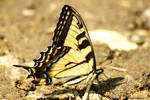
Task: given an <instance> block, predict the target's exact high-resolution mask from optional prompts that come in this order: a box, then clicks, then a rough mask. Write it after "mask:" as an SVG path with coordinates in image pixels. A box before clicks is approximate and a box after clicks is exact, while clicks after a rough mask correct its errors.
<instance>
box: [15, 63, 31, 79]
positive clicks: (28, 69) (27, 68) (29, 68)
mask: <svg viewBox="0 0 150 100" xmlns="http://www.w3.org/2000/svg"><path fill="white" fill-rule="evenodd" d="M13 66H15V67H22V68H24V69H25V70H27V71H28V72H29V73H30V75H28V76H27V78H30V77H32V76H33V75H34V72H33V70H32V68H33V67H29V66H23V65H13Z"/></svg>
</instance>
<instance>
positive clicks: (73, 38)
mask: <svg viewBox="0 0 150 100" xmlns="http://www.w3.org/2000/svg"><path fill="white" fill-rule="evenodd" d="M63 46H68V47H71V48H72V49H74V50H76V51H78V52H81V55H82V56H83V57H85V59H86V62H87V63H89V65H90V66H91V67H93V69H94V70H95V66H96V64H95V56H94V51H93V47H92V44H91V40H90V38H89V35H88V31H87V29H86V26H85V24H84V22H83V20H82V18H81V16H80V15H79V13H78V12H77V11H76V10H75V9H73V8H72V7H70V6H68V5H65V6H64V7H63V9H62V12H61V15H60V18H59V21H58V23H57V27H56V29H55V31H54V37H53V44H52V48H55V47H63ZM81 62H82V61H81Z"/></svg>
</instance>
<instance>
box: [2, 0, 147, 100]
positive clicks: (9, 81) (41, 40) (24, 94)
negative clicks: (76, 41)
mask: <svg viewBox="0 0 150 100" xmlns="http://www.w3.org/2000/svg"><path fill="white" fill-rule="evenodd" d="M64 4H69V5H71V6H73V7H74V8H76V9H77V11H78V12H79V13H80V14H81V16H82V17H83V19H84V21H85V23H86V25H87V28H88V30H89V31H92V30H99V29H104V30H113V31H117V32H120V34H121V35H122V36H124V37H126V38H127V39H128V40H129V41H131V42H132V43H134V44H136V45H137V48H136V49H133V50H127V51H126V50H117V49H113V50H112V49H111V48H110V47H109V46H108V45H107V44H103V43H93V46H94V50H95V55H96V60H97V68H99V67H103V68H104V74H105V75H104V74H103V75H101V77H100V78H101V79H103V80H101V82H100V83H99V84H93V85H92V88H91V91H90V92H91V93H90V97H91V100H96V99H97V100H100V99H103V100H112V99H114V100H118V99H119V100H150V55H149V54H150V8H149V7H150V2H149V0H118V1H117V2H116V0H92V1H91V0H82V1H79V0H78V1H71V0H61V1H60V0H0V99H1V100H59V99H61V100H62V99H64V100H70V99H71V100H80V99H81V97H82V96H83V94H84V91H85V88H83V89H82V88H81V87H82V83H80V84H78V85H75V86H71V87H62V86H59V85H56V86H55V85H49V86H44V85H43V86H35V85H34V84H32V83H31V81H32V79H26V76H27V75H28V73H27V72H26V71H25V70H24V69H18V68H15V67H13V66H12V65H13V64H30V63H31V61H32V59H34V58H37V57H39V52H41V51H44V50H46V48H47V46H49V45H51V40H52V36H53V30H54V29H55V26H56V23H57V20H58V18H59V14H60V12H61V8H62V7H63V5H64ZM110 38H111V37H110ZM110 52H111V53H110ZM107 57H109V60H108V61H106V62H104V63H102V62H103V61H104V60H105V59H106V58H107ZM109 61H112V63H109V64H108V63H107V62H109ZM106 76H107V77H106Z"/></svg>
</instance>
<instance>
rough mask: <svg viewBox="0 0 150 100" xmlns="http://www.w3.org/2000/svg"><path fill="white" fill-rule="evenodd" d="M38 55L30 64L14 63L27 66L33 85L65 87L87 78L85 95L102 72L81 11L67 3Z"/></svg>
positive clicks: (25, 67)
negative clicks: (60, 84) (49, 40)
mask: <svg viewBox="0 0 150 100" xmlns="http://www.w3.org/2000/svg"><path fill="white" fill-rule="evenodd" d="M40 54H41V56H40V58H38V59H34V60H33V61H34V66H33V67H28V66H22V65H14V66H15V67H22V68H24V69H26V70H27V71H28V72H29V73H30V74H29V75H28V77H33V78H34V80H33V83H36V84H47V85H48V84H53V83H54V84H55V83H59V82H62V84H63V86H68V85H71V84H76V83H79V82H81V81H83V80H86V84H87V89H86V92H87V93H85V95H86V96H85V97H84V98H87V96H88V91H89V89H90V87H91V84H92V82H93V80H94V79H95V77H96V76H97V75H99V74H101V73H102V72H103V69H102V68H100V69H96V60H95V55H94V50H93V46H92V43H91V39H90V37H89V34H88V31H87V28H86V26H85V24H84V22H83V20H82V18H81V16H80V14H79V13H78V12H77V11H76V10H75V9H74V8H73V7H71V6H69V5H64V7H63V8H62V12H61V14H60V17H59V21H58V23H57V26H56V29H55V30H54V36H53V41H52V45H51V46H48V48H47V50H46V51H45V52H41V53H40Z"/></svg>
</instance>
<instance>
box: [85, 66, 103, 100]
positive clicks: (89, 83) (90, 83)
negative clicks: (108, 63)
mask: <svg viewBox="0 0 150 100" xmlns="http://www.w3.org/2000/svg"><path fill="white" fill-rule="evenodd" d="M102 72H103V69H102V68H100V69H97V70H96V71H94V72H93V73H92V76H91V77H90V78H89V79H88V81H87V85H86V86H87V88H86V90H85V93H84V95H83V97H82V100H89V91H90V88H91V86H92V83H93V80H94V79H95V78H96V77H97V76H98V75H100V74H101V73H102Z"/></svg>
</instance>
